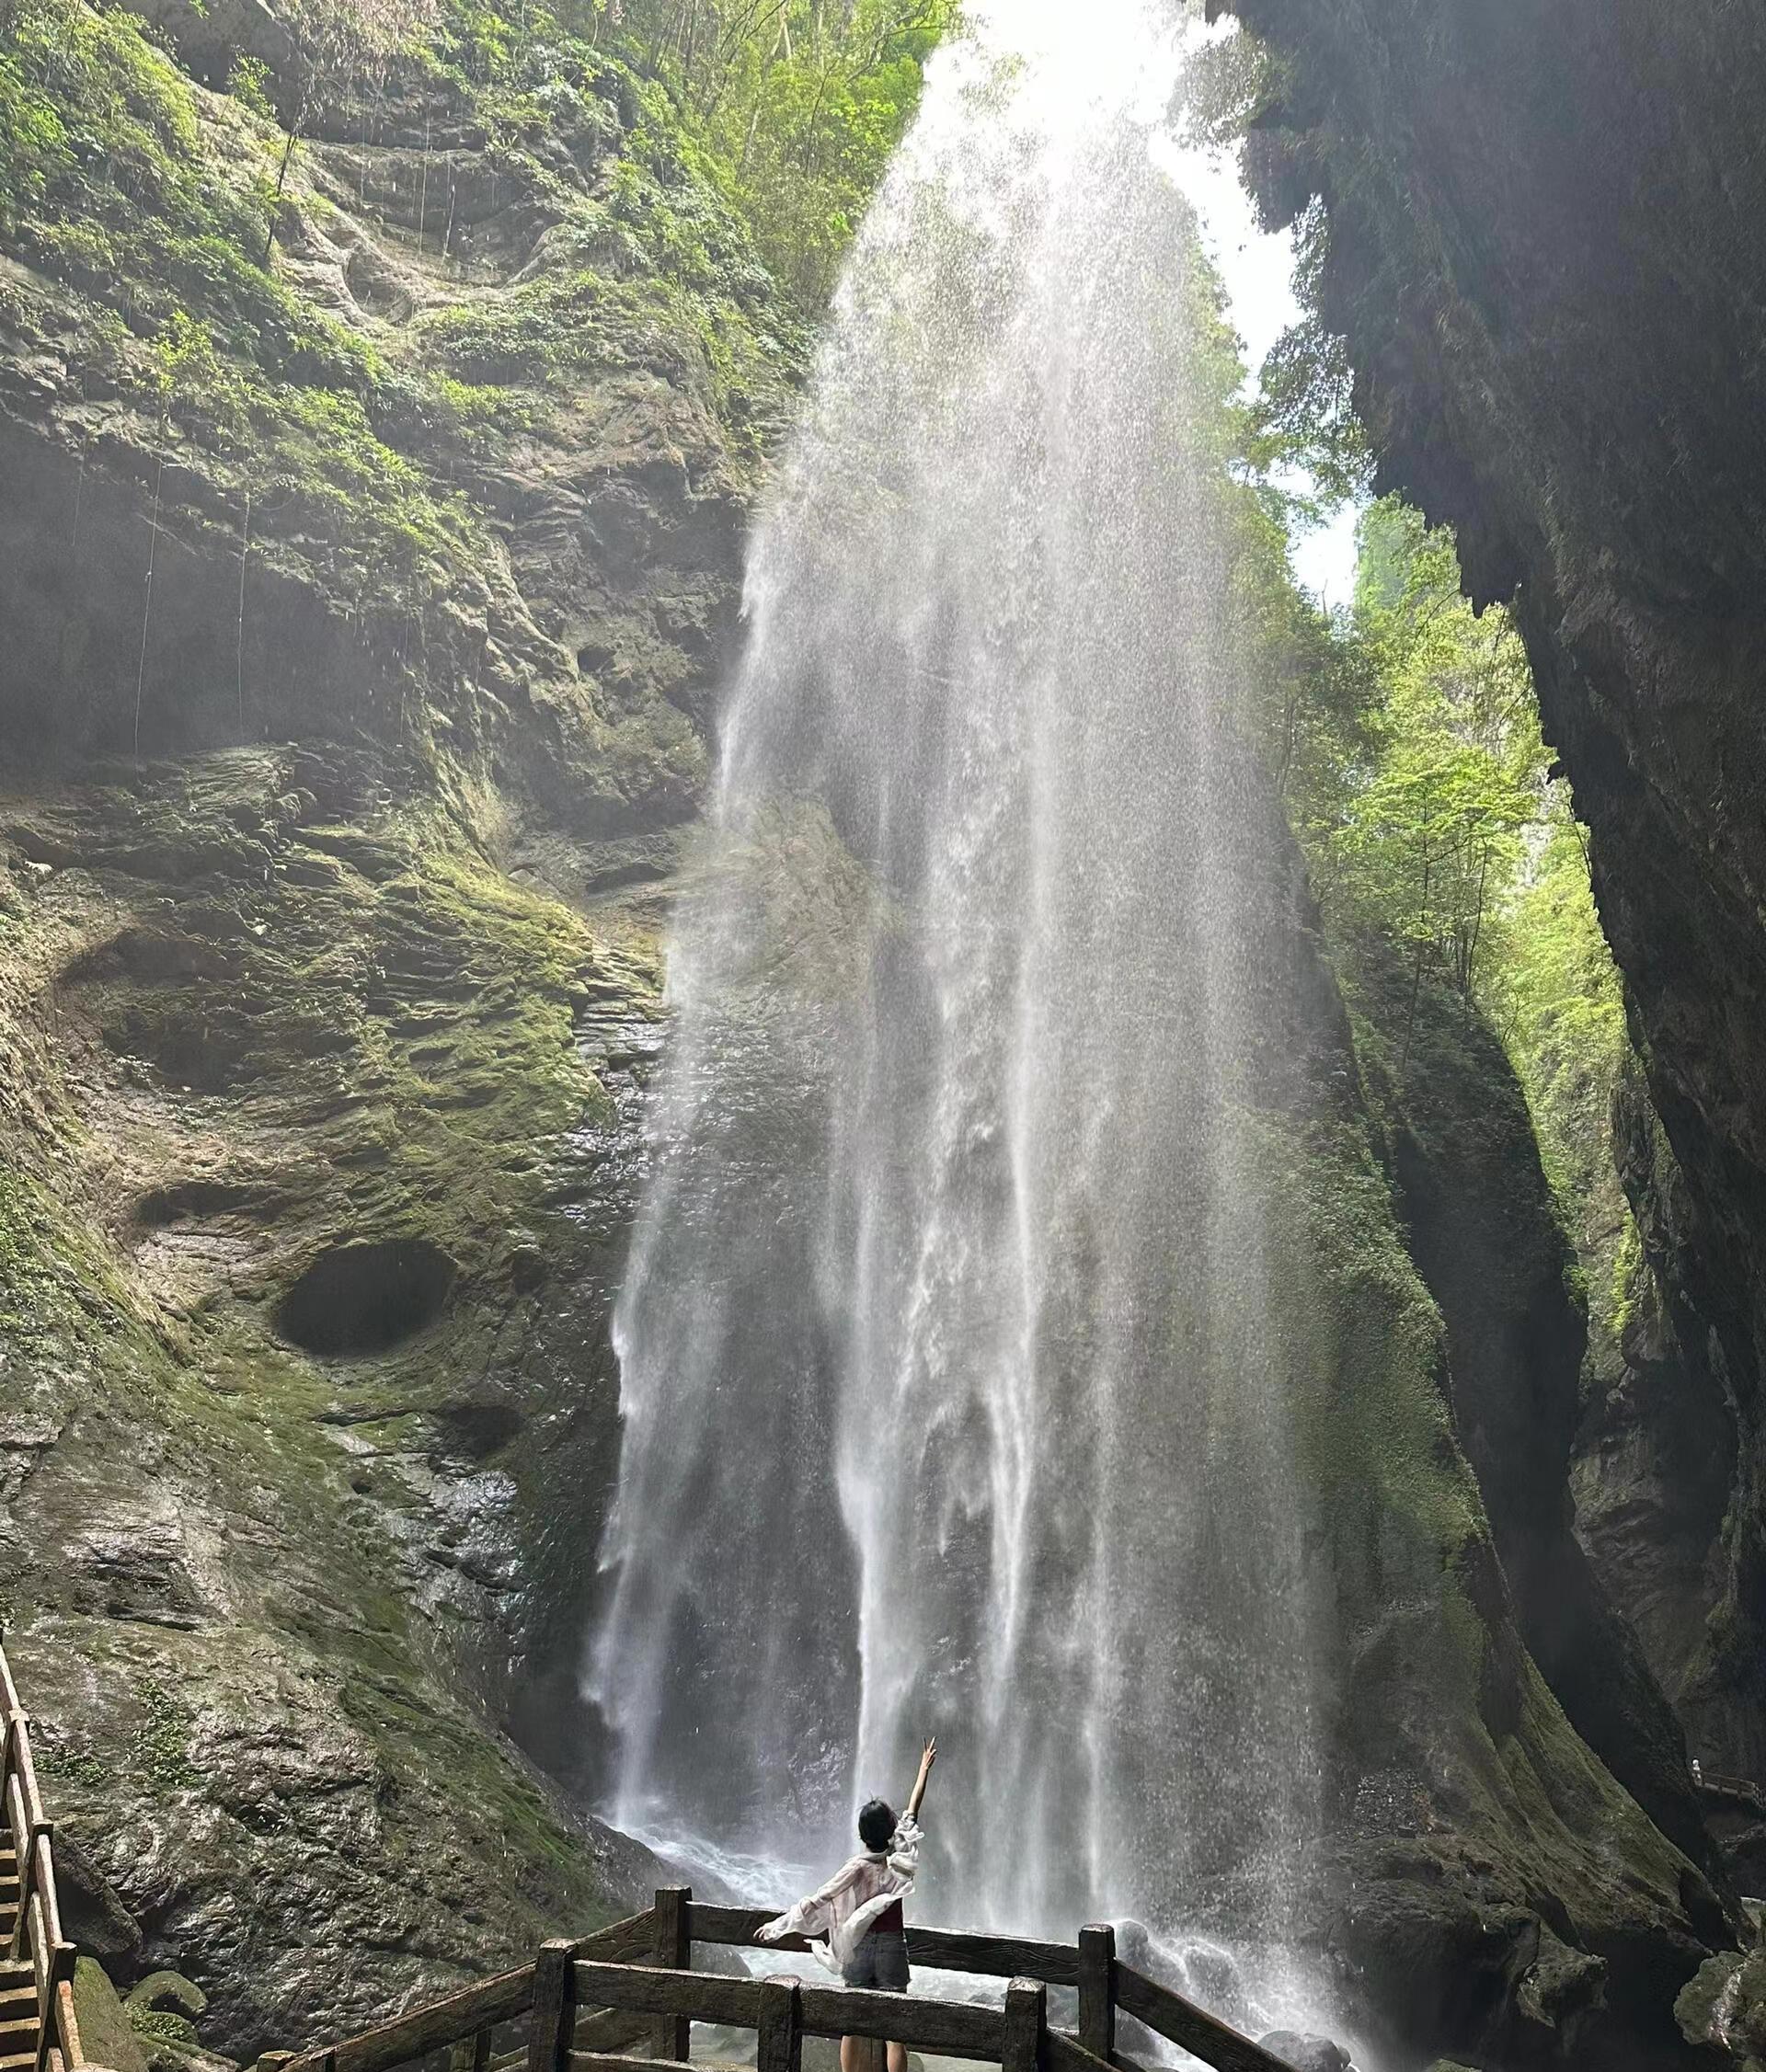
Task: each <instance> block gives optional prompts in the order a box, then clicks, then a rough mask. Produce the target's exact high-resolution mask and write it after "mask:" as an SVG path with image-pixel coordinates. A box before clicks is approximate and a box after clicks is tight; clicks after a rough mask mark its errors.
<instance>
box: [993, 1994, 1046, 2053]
mask: <svg viewBox="0 0 1766 2072" xmlns="http://www.w3.org/2000/svg"><path fill="white" fill-rule="evenodd" d="M1048 2026H1049V1988H1048V1987H1047V1986H1045V1985H1044V1984H1043V1983H1042V1981H1041V1980H1040V1979H1036V1978H1015V1979H1014V1980H1013V1981H1012V1983H1011V1985H1010V1986H1007V1987H1006V1989H1005V2034H1004V2039H1003V2043H1002V2044H1001V2047H1000V2072H1041V2066H1042V2059H1043V2035H1044V2032H1045V2031H1046V2030H1047V2028H1048Z"/></svg>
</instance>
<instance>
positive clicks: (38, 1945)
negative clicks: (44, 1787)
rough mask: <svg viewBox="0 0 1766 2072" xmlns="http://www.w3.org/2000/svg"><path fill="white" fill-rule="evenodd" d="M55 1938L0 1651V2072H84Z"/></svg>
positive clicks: (28, 1773) (29, 1768)
mask: <svg viewBox="0 0 1766 2072" xmlns="http://www.w3.org/2000/svg"><path fill="white" fill-rule="evenodd" d="M74 1964H75V1949H74V1945H73V1944H72V1943H71V1942H70V1941H69V1940H67V1938H66V1936H65V1935H64V1934H63V1932H62V1908H61V1899H60V1895H59V1894H58V1893H57V1890H56V1885H55V1826H54V1823H53V1822H52V1820H50V1819H49V1817H48V1816H47V1814H45V1813H44V1811H43V1802H42V1798H41V1795H40V1793H39V1792H38V1790H37V1768H36V1765H35V1763H34V1762H33V1761H32V1760H31V1754H30V1721H29V1718H28V1717H27V1716H26V1713H25V1709H24V1707H23V1706H22V1705H20V1704H19V1702H18V1689H17V1685H16V1684H15V1683H14V1682H13V1680H12V1667H11V1665H10V1664H9V1663H8V1662H7V1660H6V1649H5V1648H4V1647H0V2072H87V2066H86V2054H85V2052H84V2051H83V2050H82V2049H81V2048H80V2029H79V2023H78V2022H77V2020H75V2014H74Z"/></svg>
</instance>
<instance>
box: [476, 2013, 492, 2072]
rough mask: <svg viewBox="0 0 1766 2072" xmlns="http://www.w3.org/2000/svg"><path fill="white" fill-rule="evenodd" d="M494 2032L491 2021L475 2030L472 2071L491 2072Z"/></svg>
mask: <svg viewBox="0 0 1766 2072" xmlns="http://www.w3.org/2000/svg"><path fill="white" fill-rule="evenodd" d="M493 2034H494V2032H493V2030H492V2029H491V2026H490V2024H489V2022H486V2024H485V2025H484V2027H483V2028H482V2029H476V2030H475V2031H474V2032H473V2037H472V2072H490V2046H491V2039H492V2036H493Z"/></svg>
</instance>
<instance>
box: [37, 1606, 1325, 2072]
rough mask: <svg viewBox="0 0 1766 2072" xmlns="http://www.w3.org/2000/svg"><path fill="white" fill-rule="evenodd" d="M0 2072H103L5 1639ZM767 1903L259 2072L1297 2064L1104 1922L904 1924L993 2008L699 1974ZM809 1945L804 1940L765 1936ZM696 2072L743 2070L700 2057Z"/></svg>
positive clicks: (678, 1900) (519, 1978) (661, 1911)
mask: <svg viewBox="0 0 1766 2072" xmlns="http://www.w3.org/2000/svg"><path fill="white" fill-rule="evenodd" d="M0 1799H4V1803H5V1818H4V1821H0V2072H101V2068H100V2067H97V2066H92V2065H91V2064H90V2063H89V2061H88V2060H87V2058H86V2055H85V2053H84V2052H83V2051H82V2049H81V2047H80V2032H79V2024H78V2022H77V2020H75V2009H74V1969H75V1947H74V1944H73V1943H72V1942H71V1941H69V1940H68V1939H67V1937H66V1936H65V1934H64V1933H63V1928H62V1915H61V1905H60V1901H59V1898H58V1896H57V1893H56V1886H55V1849H54V1841H55V1828H54V1824H53V1822H52V1821H51V1820H49V1819H48V1818H47V1817H46V1816H45V1814H44V1812H43V1803H42V1799H41V1797H40V1794H39V1792H38V1789H37V1772H36V1768H35V1766H34V1764H33V1763H32V1760H31V1753H30V1723H29V1719H28V1718H27V1717H26V1715H25V1711H24V1709H23V1707H22V1706H21V1705H20V1704H19V1702H18V1692H17V1687H16V1686H15V1684H14V1683H13V1680H12V1670H11V1667H10V1666H9V1665H8V1663H7V1661H6V1650H5V1648H4V1647H0ZM770 1918H771V1916H770V1915H769V1914H768V1913H767V1911H766V1910H765V1909H764V1908H756V1907H742V1906H701V1905H699V1904H698V1903H697V1902H695V1901H694V1896H693V1895H692V1893H691V1892H690V1891H688V1890H687V1889H686V1888H685V1887H684V1886H671V1887H667V1888H665V1889H664V1890H662V1891H660V1892H659V1893H658V1894H657V1895H656V1900H655V1904H654V1905H653V1906H648V1907H646V1908H645V1910H644V1911H643V1912H642V1913H641V1914H634V1915H632V1916H631V1917H629V1918H628V1919H626V1920H624V1921H616V1922H614V1925H613V1926H612V1927H611V1928H605V1929H597V1930H596V1931H595V1932H594V1933H593V1934H591V1935H585V1936H581V1937H579V1938H578V1939H577V1940H574V1941H554V1942H545V1943H542V1944H541V1945H540V1949H539V1953H538V1955H537V1956H536V1957H535V1959H534V1961H533V1963H531V1964H523V1965H521V1966H519V1967H518V1968H517V1969H515V1970H513V1971H506V1972H500V1973H499V1974H498V1975H496V1976H494V1977H492V1978H487V1979H485V1980H483V1981H482V1982H481V1983H480V1984H478V1985H476V1986H467V1987H465V1988H464V1990H463V1991H461V1992H457V1993H451V1994H448V1995H447V1996H445V1997H444V1998H440V1999H436V2000H431V2001H429V2002H426V2003H425V2004H424V2005H422V2006H420V2007H417V2008H414V2009H411V2010H410V2011H409V2012H408V2013H406V2014H403V2015H400V2016H399V2017H398V2018H397V2019H396V2020H392V2021H388V2022H384V2023H383V2024H381V2025H380V2026H379V2027H377V2028H373V2029H369V2030H365V2031H363V2032H361V2033H360V2034H357V2035H354V2036H350V2037H346V2038H344V2039H343V2040H342V2041H340V2042H338V2043H327V2044H326V2045H324V2046H323V2047H322V2048H320V2049H317V2050H311V2051H304V2052H302V2053H300V2054H299V2055H296V2054H295V2053H293V2052H292V2051H270V2052H267V2053H266V2054H265V2055H264V2056H263V2057H262V2058H260V2059H259V2060H258V2072H394V2067H396V2066H418V2065H423V2064H425V2062H426V2061H434V2062H435V2064H436V2065H437V2067H438V2072H439V2067H440V2066H442V2065H445V2066H446V2068H447V2072H654V2067H655V2066H658V2065H683V2064H685V2063H686V2062H687V2061H688V2059H689V2057H690V2055H691V2051H692V2043H693V2025H694V2022H695V2021H701V2022H706V2023H711V2024H714V2025H716V2026H717V2027H718V2028H722V2029H737V2030H751V2031H752V2032H753V2034H754V2039H755V2043H754V2053H755V2066H756V2067H757V2072H801V2066H802V2054H803V2041H804V2038H805V2037H807V2036H809V2037H839V2036H859V2037H864V2038H866V2039H869V2040H870V2041H872V2042H873V2043H879V2044H880V2043H886V2042H888V2043H902V2044H905V2045H906V2046H907V2048H908V2049H910V2050H914V2051H920V2052H923V2053H924V2054H925V2055H928V2056H935V2057H956V2058H964V2059H968V2060H970V2061H973V2062H975V2063H979V2064H981V2065H997V2066H1001V2068H1002V2072H1146V2067H1145V2066H1141V2064H1140V2063H1139V2061H1137V2060H1136V2059H1135V2058H1133V2057H1130V2056H1129V2055H1127V2054H1126V2053H1125V2052H1123V2051H1122V2050H1120V2049H1119V2048H1118V2043H1117V2035H1116V2025H1117V2017H1118V2014H1123V2015H1128V2016H1130V2017H1131V2018H1132V2019H1133V2020H1136V2021H1139V2022H1141V2023H1143V2024H1144V2025H1145V2026H1146V2027H1147V2028H1148V2029H1150V2030H1152V2032H1154V2033H1155V2034H1156V2035H1159V2036H1163V2037H1164V2038H1165V2040H1166V2041H1167V2042H1169V2043H1175V2044H1177V2045H1178V2046H1179V2047H1180V2048H1181V2049H1183V2050H1186V2051H1188V2052H1189V2053H1190V2054H1191V2055H1192V2056H1195V2057H1198V2058H1199V2059H1200V2060H1201V2061H1202V2063H1203V2064H1204V2065H1208V2066H1213V2067H1214V2068H1215V2072H1289V2068H1288V2067H1287V2066H1284V2065H1283V2064H1282V2062H1281V2061H1280V2059H1279V2058H1277V2057H1274V2056H1272V2055H1270V2053H1269V2052H1268V2051H1267V2050H1265V2049H1264V2048H1263V2046H1262V2045H1261V2044H1259V2043H1253V2042H1252V2040H1251V2039H1250V2037H1248V2036H1242V2035H1240V2033H1239V2032H1238V2031H1237V2030H1235V2029H1233V2028H1230V2027H1229V2026H1228V2025H1227V2024H1226V2023H1225V2022H1223V2021H1221V2020H1218V2019H1217V2018H1216V2017H1215V2016H1213V2015H1211V2014H1210V2013H1209V2012H1208V2011H1207V2010H1206V2009H1203V2008H1198V2007H1197V2006H1196V2005H1195V2004H1194V2003H1193V2002H1192V2001H1189V2000H1187V1999H1185V1998H1184V1997H1183V1996H1182V1995H1181V1994H1180V1993H1174V1992H1173V1991H1172V1990H1171V1989H1170V1987H1169V1986H1161V1985H1160V1984H1159V1983H1158V1982H1157V1981H1156V1980H1154V1979H1151V1978H1148V1977H1146V1976H1145V1975H1143V1974H1141V1972H1138V1971H1136V1970H1135V1969H1134V1968H1133V1967H1132V1966H1131V1965H1130V1964H1125V1963H1122V1961H1121V1960H1120V1959H1119V1958H1118V1956H1117V1954H1116V1934H1115V1930H1114V1929H1109V1928H1084V1929H1080V1931H1079V1936H1078V1940H1076V1941H1075V1942H1071V1943H1068V1942H1038V1941H1033V1940H1029V1939H1027V1938H1026V1937H1022V1936H1009V1935H980V1934H964V1933H956V1932H953V1931H951V1930H949V1929H920V1928H911V1929H909V1930H908V1954H909V1957H910V1960H911V1961H912V1963H914V1964H916V1965H918V1966H919V1967H920V1969H921V1970H923V1971H943V1972H955V1973H960V1974H965V1975H969V1976H980V1977H985V1978H1003V1979H1005V1980H1006V1981H1008V1983H1007V1985H1006V1988H1005V2001H1004V2005H1003V2007H993V2006H984V2005H980V2004H979V2003H976V2002H973V2001H963V2000H947V1999H929V1998H921V1997H919V1996H916V1995H912V1994H900V1993H876V1992H867V1991H861V1990H859V1989H857V1988H855V1987H852V1986H836V1985H825V1986H824V1985H820V1984H818V1983H814V1982H811V1981H808V1980H804V1979H799V1978H790V1977H780V1976H772V1977H761V1978H753V1977H747V1976H742V1975H732V1974H731V1973H730V1972H729V1971H728V1970H722V1971H698V1970H695V1969H694V1949H695V1948H696V1947H697V1946H699V1945H705V1946H707V1947H711V1948H719V1947H721V1948H724V1949H749V1948H752V1947H754V1936H755V1930H756V1929H759V1928H760V1927H761V1926H762V1924H763V1922H765V1921H767V1920H769V1919H770ZM764 1947H765V1948H766V1949H768V1950H771V1951H780V1952H803V1951H807V1950H808V1947H809V1945H808V1942H807V1941H805V1940H803V1939H802V1938H801V1937H793V1938H791V1939H790V1940H786V1941H784V1942H778V1943H768V1944H766V1945H764ZM1050 1986H1054V1987H1056V1988H1057V1989H1059V1990H1064V1991H1066V1992H1071V1993H1072V1995H1073V1996H1074V2003H1073V2004H1074V2006H1075V2008H1076V2010H1077V2024H1076V2027H1075V2028H1074V2029H1072V2031H1069V2030H1066V2029H1062V2028H1059V2027H1057V2026H1055V2025H1054V2024H1053V2023H1051V2022H1050V2020H1049V1987H1050ZM695 2062H697V2063H699V2064H700V2065H701V2066H703V2068H704V2072H747V2066H746V2064H745V2062H744V2063H743V2064H742V2065H736V2064H728V2065H722V2066H719V2065H717V2064H715V2063H712V2062H710V2061H705V2060H699V2061H695Z"/></svg>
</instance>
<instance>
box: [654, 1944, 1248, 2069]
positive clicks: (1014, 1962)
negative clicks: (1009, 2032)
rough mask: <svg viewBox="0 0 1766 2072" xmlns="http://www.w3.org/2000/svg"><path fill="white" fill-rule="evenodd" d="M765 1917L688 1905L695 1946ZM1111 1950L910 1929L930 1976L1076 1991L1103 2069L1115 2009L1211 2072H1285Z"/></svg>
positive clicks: (916, 1959) (1114, 2057)
mask: <svg viewBox="0 0 1766 2072" xmlns="http://www.w3.org/2000/svg"><path fill="white" fill-rule="evenodd" d="M769 1918H771V1917H770V1916H769V1915H768V1914H767V1913H766V1912H765V1910H764V1909H763V1908H754V1907H741V1906H694V1905H689V1906H688V1907H687V1920H688V1924H689V1927H690V1929H691V1930H692V1934H693V1938H694V1941H696V1942H710V1943H722V1944H726V1945H730V1944H734V1945H738V1946H740V1945H743V1944H751V1943H752V1942H753V1940H754V1931H755V1929H758V1928H760V1927H761V1926H762V1924H763V1922H765V1921H766V1920H768V1919H769ZM1115 1944H1116V1937H1115V1932H1114V1930H1113V1929H1108V1928H1086V1929H1081V1931H1080V1940H1079V1942H1078V1945H1077V1946H1075V1945H1074V1944H1072V1943H1068V1942H1041V1941H1035V1940H1030V1939H1028V1938H1026V1937H1024V1936H1014V1935H979V1934H969V1933H955V1932H953V1931H951V1930H950V1929H917V1928H911V1929H909V1930H908V1956H909V1959H910V1961H911V1962H912V1963H918V1964H922V1965H923V1966H925V1968H926V1969H928V1970H930V1971H956V1972H968V1973H969V1974H971V1975H975V1976H978V1977H992V1978H1014V1977H1025V1978H1032V1979H1037V1980H1038V1981H1040V1982H1041V1983H1043V1984H1044V1985H1048V1986H1078V1987H1079V1988H1080V2001H1081V2005H1080V2032H1081V2034H1080V2038H1079V2039H1078V2041H1079V2042H1080V2043H1086V2042H1087V2041H1088V2039H1087V2036H1086V2032H1087V2029H1088V2020H1087V2017H1088V2014H1091V2015H1092V2016H1093V2020H1095V2022H1096V2024H1097V2026H1096V2028H1095V2030H1094V2031H1093V2032H1092V2036H1091V2038H1090V2039H1089V2042H1090V2043H1092V2045H1093V2046H1094V2047H1092V2048H1090V2049H1088V2051H1087V2055H1092V2056H1095V2057H1096V2058H1097V2060H1098V2062H1100V2063H1102V2062H1106V2061H1108V2062H1111V2063H1116V2062H1118V2061H1119V2059H1120V2055H1121V2054H1120V2053H1118V2051H1117V2050H1116V2049H1115V2046H1114V2039H1113V2036H1112V2033H1111V2032H1112V2030H1113V2027H1114V2022H1113V2019H1112V2018H1113V2015H1114V2011H1115V2009H1118V2008H1119V2009H1121V2010H1122V2012H1123V2013H1124V2014H1129V2015H1132V2016H1133V2017H1134V2019H1135V2020H1137V2021H1141V2022H1144V2023H1145V2024H1146V2026H1147V2027H1148V2028H1149V2029H1152V2030H1153V2031H1155V2032H1157V2033H1158V2034H1159V2035H1161V2036H1163V2037H1164V2039H1165V2041H1166V2042H1167V2043H1175V2044H1177V2045H1178V2047H1179V2048H1180V2049H1183V2050H1187V2051H1188V2052H1189V2054H1190V2055H1191V2056H1192V2057H1198V2058H1200V2059H1201V2060H1202V2062H1203V2064H1205V2065H1211V2066H1214V2067H1216V2072H1287V2068H1286V2066H1283V2065H1282V2063H1281V2061H1280V2059H1279V2058H1276V2057H1272V2056H1271V2055H1270V2054H1269V2053H1268V2052H1267V2050H1265V2049H1264V2048H1263V2046H1262V2044H1261V2043H1254V2042H1253V2041H1252V2040H1251V2038H1250V2037H1249V2036H1245V2035H1242V2034H1241V2033H1240V2032H1239V2031H1238V2030H1236V2029H1234V2028H1233V2027H1232V2026H1231V2025H1230V2024H1229V2023H1227V2022H1224V2021H1222V2020H1221V2019H1220V2017H1219V2016H1218V2015H1212V2014H1210V2013H1209V2011H1208V2010H1207V2009H1206V2008H1201V2007H1198V2006H1197V2005H1196V2003H1195V2002H1194V2001H1193V2000H1187V1999H1186V1998H1184V1997H1183V1995H1182V1994H1181V1993H1175V1992H1173V1991H1172V1989H1171V1988H1170V1987H1169V1986H1161V1985H1160V1984H1159V1983H1158V1981H1157V1980H1156V1979H1152V1978H1148V1977H1146V1976H1145V1975H1143V1974H1142V1973H1141V1972H1138V1971H1136V1970H1135V1969H1134V1968H1133V1966H1132V1965H1130V1964H1125V1963H1121V1962H1120V1960H1119V1959H1118V1957H1117V1956H1116V1952H1115ZM1088 1945H1089V1946H1090V1949H1091V1950H1092V1951H1094V1952H1096V1963H1095V1968H1094V1966H1093V1965H1092V1964H1088V1962H1087V1957H1088ZM771 1947H772V1948H774V1949H777V1950H807V1949H808V1947H809V1945H808V1941H807V1940H805V1939H804V1938H803V1937H802V1936H793V1937H791V1938H789V1939H788V1940H786V1941H783V1942H778V1943H774V1944H773V1945H771ZM1088 1988H1089V1990H1088ZM1088 2000H1095V2002H1096V2003H1098V2004H1097V2006H1096V2011H1095V2013H1094V2010H1093V2009H1089V2008H1088V2007H1087V2005H1086V2002H1087V2001H1088ZM852 2033H854V2034H859V2033H862V2032H860V2031H854V2032H852ZM1100 2038H1102V2039H1104V2040H1105V2051H1104V2052H1102V2053H1099V2052H1097V2051H1096V2050H1095V2043H1096V2041H1097V2040H1099V2039H1100ZM952 2055H957V2054H952Z"/></svg>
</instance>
